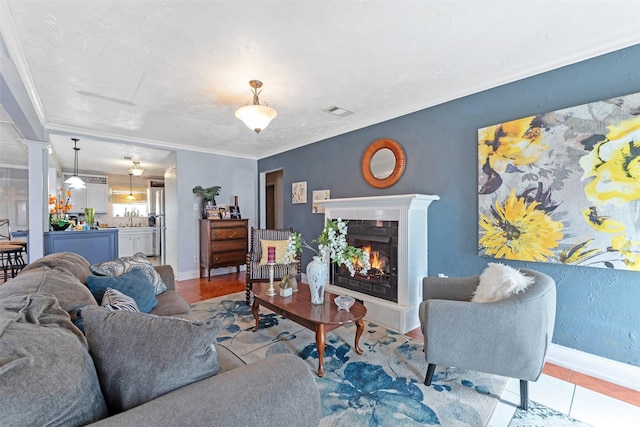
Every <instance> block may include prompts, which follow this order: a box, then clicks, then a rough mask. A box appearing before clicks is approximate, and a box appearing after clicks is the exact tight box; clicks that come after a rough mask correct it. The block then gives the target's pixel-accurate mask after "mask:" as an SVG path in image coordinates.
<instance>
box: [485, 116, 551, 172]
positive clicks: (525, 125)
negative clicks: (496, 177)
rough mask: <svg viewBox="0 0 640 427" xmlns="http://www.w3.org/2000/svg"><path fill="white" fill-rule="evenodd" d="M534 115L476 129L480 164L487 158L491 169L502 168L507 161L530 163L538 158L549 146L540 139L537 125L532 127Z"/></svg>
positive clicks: (540, 135) (502, 169)
mask: <svg viewBox="0 0 640 427" xmlns="http://www.w3.org/2000/svg"><path fill="white" fill-rule="evenodd" d="M533 119H535V116H531V117H525V118H523V119H519V120H513V121H511V122H508V123H502V124H499V125H495V126H489V127H486V128H484V129H480V130H479V131H478V159H479V161H480V166H483V165H485V164H486V163H487V161H488V162H489V165H490V166H491V169H493V170H495V171H497V172H504V171H505V170H506V169H507V166H508V165H510V164H511V165H514V166H521V165H529V164H531V163H535V162H537V161H538V160H540V156H542V153H543V152H544V151H545V150H548V148H549V147H548V146H547V145H546V144H545V143H544V142H543V141H542V134H541V132H540V128H538V127H532V126H531V123H532V122H533Z"/></svg>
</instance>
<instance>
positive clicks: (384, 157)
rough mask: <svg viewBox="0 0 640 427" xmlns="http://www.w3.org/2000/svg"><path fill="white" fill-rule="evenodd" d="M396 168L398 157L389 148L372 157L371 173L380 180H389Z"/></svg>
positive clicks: (377, 152)
mask: <svg viewBox="0 0 640 427" xmlns="http://www.w3.org/2000/svg"><path fill="white" fill-rule="evenodd" d="M395 167H396V156H394V155H393V151H391V150H389V149H388V148H382V149H380V150H378V151H376V152H375V153H374V154H373V157H371V173H372V174H373V176H375V177H376V178H378V179H385V178H389V176H390V175H391V174H392V173H393V169H394V168H395Z"/></svg>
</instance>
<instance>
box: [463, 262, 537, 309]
mask: <svg viewBox="0 0 640 427" xmlns="http://www.w3.org/2000/svg"><path fill="white" fill-rule="evenodd" d="M532 283H533V277H529V276H525V275H524V274H522V273H521V272H520V271H518V270H516V269H515V268H512V267H509V266H508V265H504V264H500V263H497V262H490V263H489V264H488V267H487V268H486V269H485V270H484V271H483V272H482V274H481V275H480V284H479V285H478V287H477V288H476V290H475V292H474V293H473V298H471V302H494V301H500V300H502V299H505V298H508V297H510V296H511V295H515V294H517V293H520V292H523V291H524V290H525V289H526V288H527V286H529V285H530V284H532Z"/></svg>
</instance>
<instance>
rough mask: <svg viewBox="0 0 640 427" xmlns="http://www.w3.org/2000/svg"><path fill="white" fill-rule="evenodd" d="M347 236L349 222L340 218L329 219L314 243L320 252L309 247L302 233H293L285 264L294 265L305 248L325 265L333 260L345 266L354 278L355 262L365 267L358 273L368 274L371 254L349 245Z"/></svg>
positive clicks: (288, 245)
mask: <svg viewBox="0 0 640 427" xmlns="http://www.w3.org/2000/svg"><path fill="white" fill-rule="evenodd" d="M346 236H347V222H346V221H343V220H342V219H339V218H338V219H337V220H332V219H329V218H327V221H326V223H325V226H324V229H323V230H322V233H321V234H320V236H318V238H317V239H316V240H314V241H313V242H314V243H317V244H318V250H316V249H314V248H313V247H311V246H309V244H308V243H307V242H306V241H305V240H304V239H303V238H302V235H301V234H300V233H295V232H294V233H291V236H290V237H289V242H288V244H287V253H286V254H285V256H284V262H285V263H292V262H293V261H294V259H295V257H296V255H297V254H298V253H302V251H303V249H304V248H309V249H311V250H312V251H313V252H315V254H316V255H319V256H320V259H321V261H322V262H324V263H326V262H328V261H329V260H331V262H335V263H336V264H337V265H338V266H341V265H343V264H344V265H345V266H346V267H347V269H348V270H349V273H350V274H351V276H352V277H353V276H354V275H355V274H356V266H355V265H354V262H355V261H356V260H357V261H359V264H362V266H363V267H362V268H361V269H360V270H359V271H358V272H359V273H361V274H366V273H367V271H368V270H369V269H370V268H371V263H370V262H369V253H368V252H366V251H363V250H362V249H360V248H356V247H354V246H351V245H348V244H347V237H346Z"/></svg>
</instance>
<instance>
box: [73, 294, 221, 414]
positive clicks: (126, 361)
mask: <svg viewBox="0 0 640 427" xmlns="http://www.w3.org/2000/svg"><path fill="white" fill-rule="evenodd" d="M82 317H83V319H84V328H85V331H86V337H87V342H88V343H89V350H90V351H91V356H92V357H93V361H94V363H95V365H96V370H97V372H98V378H99V379H100V385H101V387H102V390H103V392H104V395H105V400H106V401H107V406H108V407H109V410H110V412H111V413H112V414H113V413H118V412H121V411H125V410H127V409H130V408H133V407H135V406H138V405H141V404H143V403H145V402H148V401H150V400H152V399H155V398H156V397H158V396H161V395H163V394H165V393H168V392H170V391H172V390H175V389H177V388H179V387H182V386H185V385H187V384H191V383H193V382H196V381H199V380H202V379H204V378H207V377H210V376H212V375H215V374H217V373H218V372H219V371H220V363H219V362H218V357H217V353H216V348H215V345H214V344H215V342H216V336H217V335H218V333H219V332H220V330H221V328H222V322H220V321H219V320H208V321H207V322H205V323H197V322H192V321H189V320H184V319H179V318H176V317H161V316H154V315H152V314H144V313H131V312H127V311H118V312H109V311H107V310H106V309H104V308H102V307H95V306H87V307H85V309H84V310H82Z"/></svg>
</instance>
